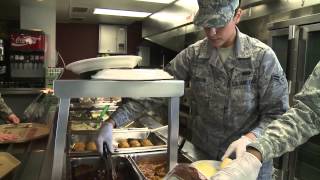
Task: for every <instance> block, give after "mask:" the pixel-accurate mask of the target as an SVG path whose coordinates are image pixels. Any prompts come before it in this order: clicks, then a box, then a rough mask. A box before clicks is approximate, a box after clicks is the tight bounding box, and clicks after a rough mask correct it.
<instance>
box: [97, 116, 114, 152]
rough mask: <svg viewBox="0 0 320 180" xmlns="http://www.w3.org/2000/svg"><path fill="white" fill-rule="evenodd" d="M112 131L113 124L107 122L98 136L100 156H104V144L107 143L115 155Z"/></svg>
mask: <svg viewBox="0 0 320 180" xmlns="http://www.w3.org/2000/svg"><path fill="white" fill-rule="evenodd" d="M112 129H113V123H111V122H107V123H105V124H104V125H103V126H102V127H101V129H100V131H99V134H98V138H97V146H98V151H99V153H100V154H103V143H104V142H105V143H107V145H108V148H109V150H110V151H111V152H112V153H113V152H114V150H113V146H112Z"/></svg>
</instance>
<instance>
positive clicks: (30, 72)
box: [9, 30, 46, 88]
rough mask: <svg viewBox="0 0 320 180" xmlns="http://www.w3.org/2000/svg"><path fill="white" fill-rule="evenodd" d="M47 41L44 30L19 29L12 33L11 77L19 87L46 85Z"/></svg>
mask: <svg viewBox="0 0 320 180" xmlns="http://www.w3.org/2000/svg"><path fill="white" fill-rule="evenodd" d="M45 41H46V38H45V34H44V33H43V32H42V31H30V30H19V31H15V32H12V33H11V34H10V47H9V51H10V52H9V64H10V65H9V68H10V70H9V71H10V78H11V80H12V81H14V82H15V84H16V85H17V84H18V86H19V87H25V88H35V87H44V78H45V68H44V60H45V49H46V47H45V46H46V43H45Z"/></svg>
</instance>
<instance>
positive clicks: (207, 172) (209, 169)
mask: <svg viewBox="0 0 320 180" xmlns="http://www.w3.org/2000/svg"><path fill="white" fill-rule="evenodd" d="M193 166H194V167H195V168H196V169H197V170H198V171H200V172H201V174H203V175H204V176H205V177H207V178H208V177H211V176H213V175H214V174H216V172H217V169H216V168H215V167H214V166H213V165H212V163H208V162H206V161H199V162H197V163H195V164H193Z"/></svg>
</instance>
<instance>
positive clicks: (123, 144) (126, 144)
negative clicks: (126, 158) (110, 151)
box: [118, 141, 130, 148]
mask: <svg viewBox="0 0 320 180" xmlns="http://www.w3.org/2000/svg"><path fill="white" fill-rule="evenodd" d="M118 147H119V148H129V147H130V145H129V143H128V142H127V141H121V142H119V144H118Z"/></svg>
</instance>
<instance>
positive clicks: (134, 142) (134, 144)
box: [129, 139, 141, 147]
mask: <svg viewBox="0 0 320 180" xmlns="http://www.w3.org/2000/svg"><path fill="white" fill-rule="evenodd" d="M129 144H130V147H140V146H141V144H140V142H139V141H138V140H137V139H132V140H130V141H129Z"/></svg>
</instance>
